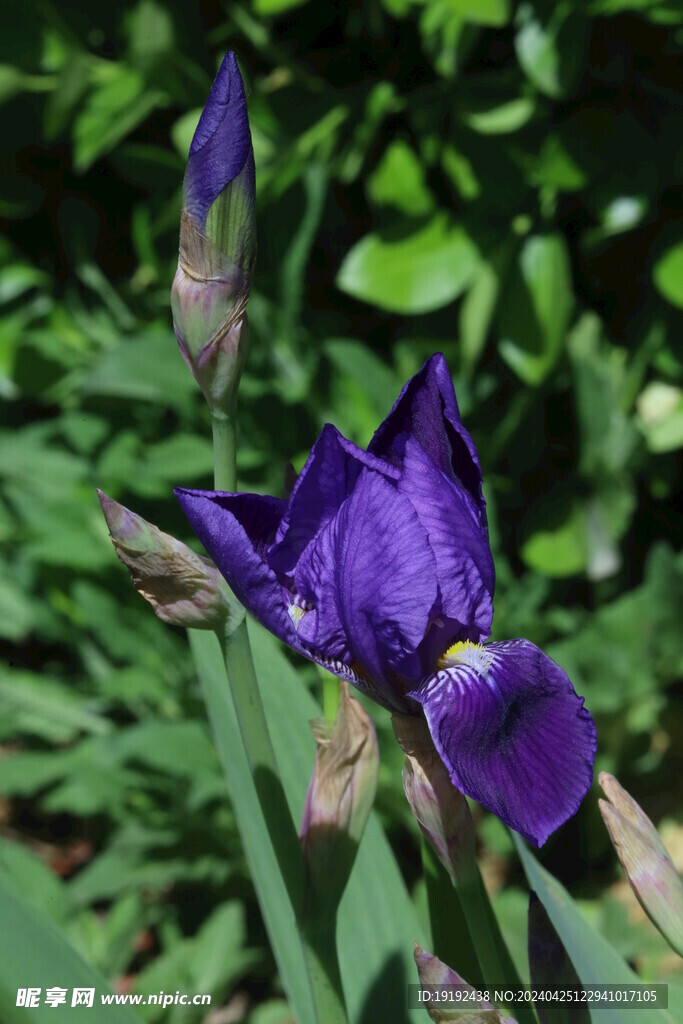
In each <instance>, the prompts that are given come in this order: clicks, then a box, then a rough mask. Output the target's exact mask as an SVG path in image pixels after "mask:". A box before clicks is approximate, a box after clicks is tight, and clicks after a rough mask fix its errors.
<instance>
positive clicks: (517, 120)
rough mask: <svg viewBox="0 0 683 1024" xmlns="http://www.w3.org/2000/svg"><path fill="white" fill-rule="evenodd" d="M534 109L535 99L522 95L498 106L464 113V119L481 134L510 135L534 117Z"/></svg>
mask: <svg viewBox="0 0 683 1024" xmlns="http://www.w3.org/2000/svg"><path fill="white" fill-rule="evenodd" d="M534 110H535V104H534V101H533V100H532V99H529V98H528V97H526V96H520V97H519V98H518V99H514V100H509V101H508V102H507V103H501V104H500V105H498V106H491V107H489V108H488V109H481V110H477V111H471V112H470V113H467V114H464V115H463V121H464V122H465V124H466V125H468V126H469V127H470V128H472V129H473V130H474V131H475V132H479V133H480V134H481V135H508V134H510V133H512V132H516V131H519V129H520V128H523V127H524V125H525V124H527V123H528V122H529V121H530V120H531V118H532V117H533V115H534Z"/></svg>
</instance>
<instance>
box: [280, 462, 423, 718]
mask: <svg viewBox="0 0 683 1024" xmlns="http://www.w3.org/2000/svg"><path fill="white" fill-rule="evenodd" d="M294 579H295V584H296V590H297V592H298V593H299V594H300V595H301V597H302V598H303V600H304V601H305V602H306V604H307V606H308V608H309V609H310V610H308V611H306V612H305V614H304V615H303V616H302V617H301V619H300V622H299V625H298V632H299V638H300V640H301V642H302V643H303V644H304V645H305V646H307V647H309V648H312V649H313V650H315V651H317V652H320V653H321V654H324V656H325V657H328V658H335V659H341V660H343V661H345V662H347V663H349V664H353V663H356V662H357V663H359V664H360V665H361V666H362V668H363V669H364V671H365V673H366V674H367V675H368V676H369V677H370V678H371V679H372V680H373V681H374V682H375V683H376V684H377V686H378V687H379V688H380V689H381V690H382V692H383V693H384V694H385V696H386V698H387V700H388V701H389V703H390V704H391V705H392V706H394V707H402V706H405V703H404V701H403V694H402V688H401V686H400V685H399V684H398V683H397V681H395V676H396V675H400V676H404V677H407V678H412V679H415V678H419V675H420V662H419V656H418V654H417V649H418V647H419V645H420V642H421V641H422V639H423V637H424V634H425V631H426V629H427V625H428V622H429V618H430V614H431V612H432V608H433V606H434V603H435V601H436V597H437V584H436V564H435V559H434V555H433V553H432V550H431V548H430V547H429V542H428V539H427V533H426V531H425V529H424V527H422V526H421V525H420V522H419V520H418V517H417V514H416V513H415V511H414V509H413V507H412V505H411V504H410V502H409V501H408V500H407V499H406V498H404V497H403V496H402V495H400V494H399V493H398V492H397V491H396V488H395V486H394V485H393V484H392V483H390V482H388V481H387V480H386V479H385V478H384V477H383V476H381V475H380V474H378V473H376V472H373V471H372V470H369V469H364V470H363V471H362V473H361V475H360V477H359V479H358V481H357V483H356V486H355V487H354V489H353V492H352V493H351V495H350V497H349V498H347V499H346V501H344V503H343V504H342V506H341V508H340V510H339V512H338V513H337V515H336V516H335V517H334V519H332V520H331V521H330V522H329V523H328V524H327V525H326V526H325V527H324V528H323V529H322V530H321V531H320V533H319V534H318V536H317V537H316V539H315V540H314V541H312V542H311V543H310V544H309V545H308V547H307V548H306V550H305V551H304V553H303V555H302V556H301V559H300V560H299V563H298V565H297V567H296V570H295V575H294ZM404 688H405V687H404Z"/></svg>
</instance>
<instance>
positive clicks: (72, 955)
mask: <svg viewBox="0 0 683 1024" xmlns="http://www.w3.org/2000/svg"><path fill="white" fill-rule="evenodd" d="M0 916H1V917H2V925H3V926H2V929H1V930H0V1012H1V1013H2V1019H3V1022H5V1024H20V1022H21V1021H26V1020H31V1021H36V1022H37V1024H44V1022H47V1021H50V1020H53V1013H54V1007H51V1006H49V1005H46V1004H45V1003H44V1002H43V1003H41V1005H40V1006H39V1007H37V1008H36V1009H32V1010H27V1009H26V1008H24V1007H21V1006H17V1005H16V1003H17V981H18V980H19V981H20V982H24V981H25V984H26V985H29V984H33V983H34V982H35V983H36V984H40V983H41V982H42V983H43V984H44V983H45V981H47V979H50V981H49V982H48V984H53V983H54V982H53V981H52V979H55V981H57V979H59V980H58V984H59V985H61V986H64V987H68V988H69V989H74V988H94V989H95V990H96V992H97V997H98V998H97V1000H96V1001H95V1003H94V1004H93V1006H91V1007H90V1008H89V1013H88V1020H91V1021H92V1024H140V1021H141V1018H140V1017H138V1016H137V1015H136V1014H135V1013H134V1012H133V1011H132V1010H131V1009H130V1008H129V1007H127V1006H119V1005H116V1004H113V1005H110V1006H106V1007H104V1006H102V1005H101V1004H100V1002H99V997H100V996H101V995H104V994H107V993H110V992H111V989H110V988H109V986H108V984H107V981H106V979H105V978H104V976H103V975H101V974H100V973H99V971H97V970H96V969H95V968H94V967H92V966H91V965H90V964H88V963H86V961H85V960H83V959H82V958H81V956H80V955H79V954H78V953H77V952H76V951H75V950H74V949H73V947H72V946H71V945H70V943H69V942H68V940H67V938H66V936H65V935H64V933H63V932H61V931H60V930H59V929H58V928H57V926H56V925H55V924H54V923H53V922H52V921H50V919H49V918H48V917H47V916H46V915H45V914H43V913H41V912H40V911H39V910H37V909H36V908H35V907H32V906H30V905H29V904H28V903H26V902H24V900H23V898H22V897H21V896H20V895H19V892H18V890H17V888H16V885H15V884H14V883H13V882H11V881H10V880H9V879H8V877H7V875H6V874H5V873H4V871H2V872H0Z"/></svg>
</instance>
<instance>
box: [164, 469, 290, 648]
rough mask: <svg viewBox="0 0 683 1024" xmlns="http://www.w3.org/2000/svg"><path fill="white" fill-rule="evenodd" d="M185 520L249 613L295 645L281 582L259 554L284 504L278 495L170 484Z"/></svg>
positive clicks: (282, 638) (274, 528) (270, 540)
mask: <svg viewBox="0 0 683 1024" xmlns="http://www.w3.org/2000/svg"><path fill="white" fill-rule="evenodd" d="M175 495H176V497H177V499H178V501H179V502H180V505H181V507H182V509H183V512H184V513H185V515H186V516H187V518H188V520H189V523H190V526H191V527H192V529H193V530H194V532H195V533H196V534H197V536H198V537H199V539H200V541H201V542H202V544H203V545H204V547H205V548H206V550H207V551H208V553H209V555H210V556H211V558H212V559H213V560H214V562H215V563H216V565H217V566H218V569H219V570H220V572H221V573H222V574H223V576H225V578H226V580H227V581H228V583H229V584H230V587H231V588H232V590H233V592H234V593H235V595H236V597H237V598H238V600H239V601H241V602H242V604H243V605H244V607H245V608H246V609H247V611H249V612H251V614H252V615H253V616H254V618H256V619H258V621H259V622H260V623H261V624H262V625H264V626H265V627H266V629H269V630H270V632H271V633H274V634H275V636H277V637H279V638H280V639H281V640H284V642H285V643H287V644H289V645H290V646H291V647H294V648H295V649H296V650H298V651H300V650H301V645H300V643H299V641H298V638H297V634H296V630H295V628H294V624H293V623H292V620H291V619H290V617H289V615H288V613H287V607H286V604H285V601H284V600H283V596H282V587H281V585H280V583H279V581H278V579H277V576H276V575H275V573H274V572H273V570H272V569H271V568H270V566H269V565H268V564H267V563H266V561H265V559H264V555H265V553H266V550H267V549H268V547H269V545H270V544H271V543H272V542H273V539H274V537H275V533H276V531H277V528H278V526H279V524H280V520H281V519H282V515H283V513H284V510H285V508H286V504H285V502H284V501H281V500H280V499H279V498H270V497H264V496H262V495H260V494H225V493H223V492H221V491H191V490H185V489H184V488H176V490H175Z"/></svg>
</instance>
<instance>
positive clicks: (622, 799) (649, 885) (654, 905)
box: [598, 772, 683, 956]
mask: <svg viewBox="0 0 683 1024" xmlns="http://www.w3.org/2000/svg"><path fill="white" fill-rule="evenodd" d="M599 780H600V785H601V786H602V789H603V792H604V793H605V796H606V797H607V799H608V800H609V803H607V801H606V800H599V801H598V803H599V806H600V813H601V814H602V818H603V821H604V822H605V825H606V826H607V831H608V832H609V835H610V839H611V840H612V844H613V845H614V849H615V850H616V852H617V856H618V858H619V860H620V861H621V866H622V867H623V869H624V871H625V872H626V877H627V878H628V880H629V882H630V884H631V888H632V889H633V891H634V893H635V894H636V897H637V899H638V902H639V903H640V905H641V906H642V908H643V910H644V911H645V913H646V914H647V916H648V917H649V918H650V920H651V921H652V923H653V924H654V926H655V927H656V928H657V929H658V930H659V931H660V932H661V933H662V935H663V936H664V938H665V939H666V940H667V942H668V943H669V945H670V946H671V947H672V948H673V949H675V950H676V952H677V953H678V954H679V956H683V884H681V879H680V878H679V876H678V872H677V871H676V868H675V867H674V864H673V862H672V860H671V858H670V857H669V854H668V852H667V849H666V847H665V846H664V843H663V842H662V840H661V839H660V837H659V833H658V832H657V829H656V828H655V827H654V825H653V824H652V822H651V821H650V819H649V818H648V816H647V814H645V812H644V811H643V809H642V808H641V807H640V806H639V805H638V804H637V803H636V801H635V800H634V799H633V797H632V796H631V795H630V794H629V793H627V792H626V790H625V789H624V788H623V787H622V786H621V785H620V784H619V783H618V782H617V780H616V779H615V778H614V776H613V775H610V774H609V773H608V772H601V773H600V776H599Z"/></svg>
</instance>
